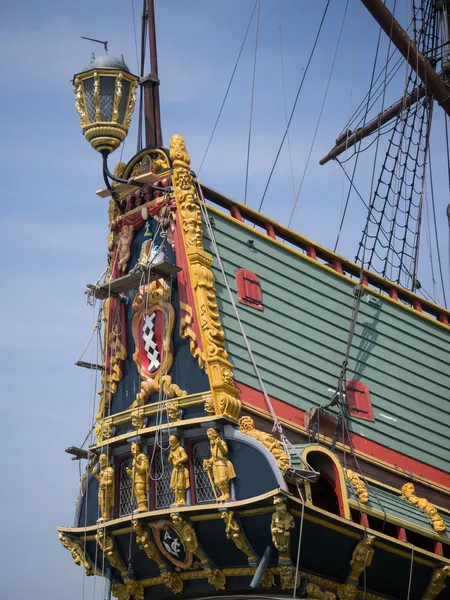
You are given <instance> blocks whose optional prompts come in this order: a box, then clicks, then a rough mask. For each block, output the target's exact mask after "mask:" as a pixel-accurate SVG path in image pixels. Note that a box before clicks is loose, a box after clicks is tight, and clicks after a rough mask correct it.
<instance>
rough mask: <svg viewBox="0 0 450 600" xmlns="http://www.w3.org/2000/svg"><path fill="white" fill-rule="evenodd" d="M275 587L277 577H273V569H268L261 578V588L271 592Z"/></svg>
mask: <svg viewBox="0 0 450 600" xmlns="http://www.w3.org/2000/svg"><path fill="white" fill-rule="evenodd" d="M274 585H275V577H274V575H273V571H272V569H266V570H265V571H264V573H263V576H262V577H261V586H262V587H263V588H264V589H266V590H270V589H271V588H273V586H274Z"/></svg>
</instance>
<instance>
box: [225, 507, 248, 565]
mask: <svg viewBox="0 0 450 600" xmlns="http://www.w3.org/2000/svg"><path fill="white" fill-rule="evenodd" d="M220 516H221V517H222V519H223V520H224V521H225V535H226V536H227V539H229V540H231V541H232V542H233V543H234V545H235V546H236V547H237V548H239V550H240V551H241V552H243V553H244V554H245V555H246V556H247V557H248V561H249V563H250V562H255V561H256V560H257V557H256V555H255V553H254V552H252V550H251V548H250V547H249V545H248V544H247V542H246V539H245V536H244V534H243V532H242V529H241V526H240V525H239V523H238V520H237V519H236V517H235V516H234V512H233V511H231V510H230V511H223V512H222V513H221V515H220Z"/></svg>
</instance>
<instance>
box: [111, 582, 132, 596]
mask: <svg viewBox="0 0 450 600" xmlns="http://www.w3.org/2000/svg"><path fill="white" fill-rule="evenodd" d="M111 593H112V595H113V596H114V598H117V600H129V598H130V592H129V591H128V588H127V586H126V585H124V584H123V583H113V584H112V587H111Z"/></svg>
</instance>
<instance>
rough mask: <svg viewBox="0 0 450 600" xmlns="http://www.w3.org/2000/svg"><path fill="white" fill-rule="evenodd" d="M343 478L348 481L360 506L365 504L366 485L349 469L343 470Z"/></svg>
mask: <svg viewBox="0 0 450 600" xmlns="http://www.w3.org/2000/svg"><path fill="white" fill-rule="evenodd" d="M344 473H345V476H346V477H347V480H348V481H349V483H350V485H351V486H352V487H353V488H354V490H355V492H356V494H357V496H358V498H359V501H360V502H361V503H362V504H366V503H367V502H368V501H369V492H368V491H367V487H366V484H365V483H364V481H363V480H362V479H361V477H360V476H359V475H358V473H355V471H352V470H350V469H344Z"/></svg>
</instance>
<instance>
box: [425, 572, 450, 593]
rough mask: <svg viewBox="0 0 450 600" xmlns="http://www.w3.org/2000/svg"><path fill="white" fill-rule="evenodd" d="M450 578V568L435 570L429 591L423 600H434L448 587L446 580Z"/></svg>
mask: <svg viewBox="0 0 450 600" xmlns="http://www.w3.org/2000/svg"><path fill="white" fill-rule="evenodd" d="M449 576H450V566H449V565H445V566H444V567H440V568H439V569H434V571H433V574H432V575H431V581H430V583H429V584H428V588H427V591H426V592H425V595H424V597H423V600H434V599H435V598H436V597H437V596H438V595H439V594H440V593H441V592H442V590H443V589H444V588H445V587H446V585H445V583H446V579H447V577H449Z"/></svg>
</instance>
